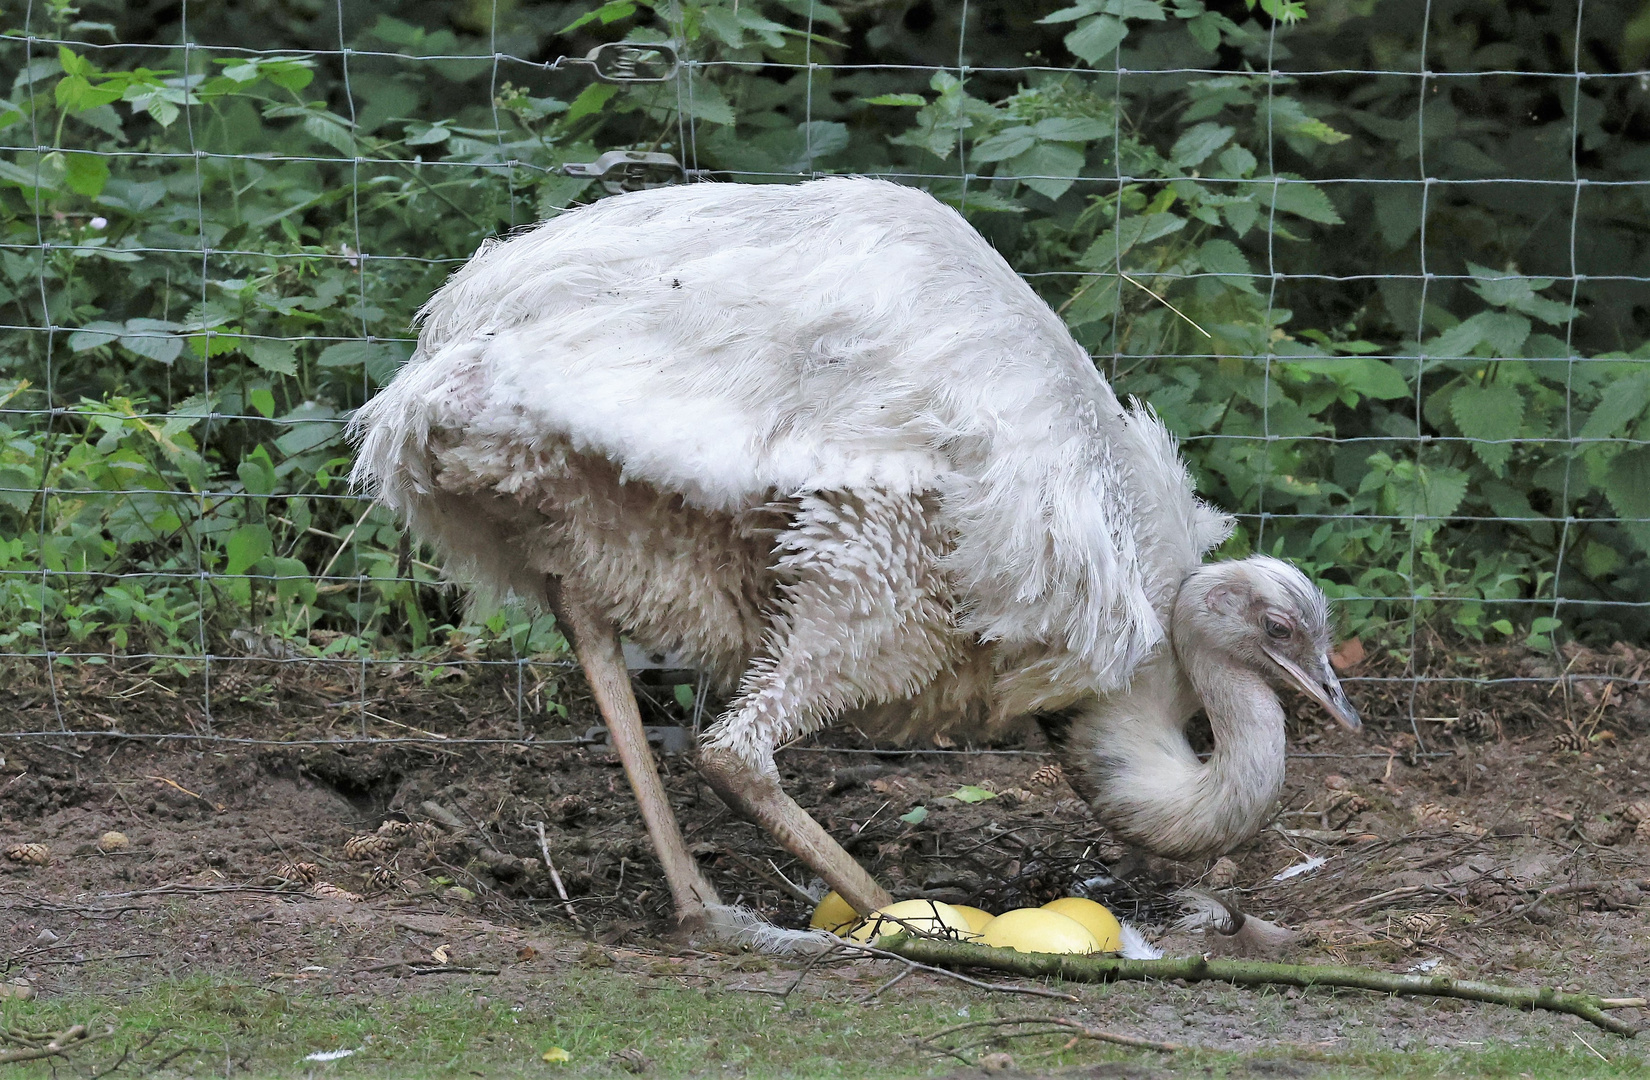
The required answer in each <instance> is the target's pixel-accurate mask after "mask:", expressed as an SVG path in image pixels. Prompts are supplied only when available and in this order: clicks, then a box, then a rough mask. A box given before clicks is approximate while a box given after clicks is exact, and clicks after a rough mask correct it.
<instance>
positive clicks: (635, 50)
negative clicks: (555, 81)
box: [550, 41, 678, 83]
mask: <svg viewBox="0 0 1650 1080" xmlns="http://www.w3.org/2000/svg"><path fill="white" fill-rule="evenodd" d="M677 63H678V59H677V55H676V46H674V45H668V44H665V43H663V42H658V43H644V42H637V41H609V42H608V43H607V44H605V45H597V46H596V47H595V48H594V49H591V50H590V51H589V52H587V53H585V54H584V58H583V59H577V58H575V57H571V56H564V57H562V58H561V59H560V60H557V61H556V62H555V63H554V64H551V65H550V68H551V70H555V69H556V68H559V67H588V68H589V69H590V73H591V74H592V75H594V76H595V77H596V81H597V82H604V83H655V82H669V81H670V80H671V79H674V78H675V77H676V67H677Z"/></svg>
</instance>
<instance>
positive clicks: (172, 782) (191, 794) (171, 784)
mask: <svg viewBox="0 0 1650 1080" xmlns="http://www.w3.org/2000/svg"><path fill="white" fill-rule="evenodd" d="M144 779H145V780H158V781H160V782H161V783H163V784H165V785H167V786H168V787H172V788H176V789H177V790H179V791H181V792H183V793H184V794H185V795H187V796H189V797H190V798H191V799H199V800H200V801H201V802H203V803H205V804H206V805H207V806H210V807H211V808H212V809H214V810H216V811H217V812H218V813H220V814H221V813H223V810H224V805H223V803H215V802H213V801H212V800H211V799H208V798H207V797H206V796H205V795H202V794H201V793H200V792H198V791H190V790H189V789H188V788H186V787H184V786H183V785H182V784H180V783H178V782H177V781H176V780H168V779H167V778H166V777H164V776H145V777H144Z"/></svg>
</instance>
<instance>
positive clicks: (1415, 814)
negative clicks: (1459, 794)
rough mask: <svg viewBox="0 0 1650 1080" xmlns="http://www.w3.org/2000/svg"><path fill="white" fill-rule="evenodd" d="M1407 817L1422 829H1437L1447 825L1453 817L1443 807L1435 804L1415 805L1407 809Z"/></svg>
mask: <svg viewBox="0 0 1650 1080" xmlns="http://www.w3.org/2000/svg"><path fill="white" fill-rule="evenodd" d="M1409 816H1410V817H1412V818H1414V819H1415V823H1416V824H1417V825H1420V826H1421V827H1422V828H1439V827H1442V826H1445V825H1448V824H1449V823H1450V822H1451V821H1452V820H1453V819H1454V817H1455V815H1454V814H1451V813H1450V812H1449V810H1448V809H1447V808H1445V807H1442V806H1439V805H1438V804H1437V803H1429V802H1424V803H1416V804H1415V805H1414V806H1412V807H1410V808H1409Z"/></svg>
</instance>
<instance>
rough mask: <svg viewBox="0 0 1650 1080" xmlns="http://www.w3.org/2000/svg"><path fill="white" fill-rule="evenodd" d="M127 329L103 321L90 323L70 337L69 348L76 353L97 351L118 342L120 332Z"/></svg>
mask: <svg viewBox="0 0 1650 1080" xmlns="http://www.w3.org/2000/svg"><path fill="white" fill-rule="evenodd" d="M125 329H126V327H125V326H123V325H122V324H120V323H116V322H105V321H103V320H98V321H96V322H89V323H87V324H86V325H85V326H83V327H81V328H80V329H79V330H76V331H75V332H74V333H72V334H70V335H69V348H70V349H73V350H74V351H75V352H86V351H88V350H90V349H96V348H98V347H99V346H103V345H107V344H109V343H110V342H111V341H115V340H117V339H118V338H119V337H120V332H121V331H122V330H125Z"/></svg>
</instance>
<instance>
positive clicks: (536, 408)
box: [354, 179, 1356, 921]
mask: <svg viewBox="0 0 1650 1080" xmlns="http://www.w3.org/2000/svg"><path fill="white" fill-rule="evenodd" d="M354 432H355V434H356V437H357V438H358V439H359V440H360V456H359V458H358V460H357V464H356V467H355V474H354V478H355V480H356V482H357V483H359V484H361V485H363V486H365V487H367V488H369V489H371V490H372V491H374V492H375V493H376V494H377V496H378V497H379V498H380V499H381V500H383V502H384V503H386V504H387V505H389V506H391V507H393V508H395V509H396V510H398V511H399V512H400V513H402V514H403V515H404V516H405V517H406V519H407V521H408V523H409V525H410V527H411V528H412V529H413V530H414V531H415V532H416V533H417V534H418V535H420V536H422V537H423V538H424V539H426V540H428V541H430V542H431V543H432V544H434V545H435V546H436V547H437V548H438V549H439V550H440V551H441V552H442V554H443V556H444V557H445V560H446V567H447V570H448V572H449V573H450V574H451V575H452V576H453V577H455V578H457V579H458V580H460V581H462V582H465V583H467V584H468V585H470V586H472V587H473V589H474V590H475V591H476V593H478V594H480V595H482V596H484V597H487V598H495V599H496V598H498V597H501V596H503V595H504V594H506V593H514V594H516V595H518V596H520V597H522V598H523V599H525V600H527V601H528V602H531V603H538V604H543V605H546V606H548V607H550V608H551V609H552V610H554V611H555V612H556V614H557V616H558V619H559V620H560V623H561V625H562V627H563V628H564V629H565V630H566V631H567V632H568V635H569V637H570V638H571V640H572V641H573V644H574V648H575V651H576V652H577V654H578V656H579V659H580V662H581V663H582V664H583V665H584V668H585V671H586V673H587V675H588V676H589V677H590V681H591V684H592V688H593V690H594V692H595V696H596V699H597V703H598V705H599V707H600V708H601V710H602V713H603V716H604V718H605V719H606V720H607V722H608V725H609V727H610V729H611V730H612V732H613V740H614V745H615V747H616V748H617V749H618V750H619V752H620V755H621V758H622V759H623V760H624V763H625V767H626V771H627V772H628V774H629V776H630V779H631V783H632V785H633V787H634V788H635V789H636V793H637V796H638V800H639V802H640V803H641V807H642V813H643V816H644V818H645V820H646V822H647V825H648V828H649V832H650V835H651V837H652V839H653V842H654V845H655V848H656V849H657V850H658V852H659V856H660V861H661V863H662V864H663V866H664V869H665V873H666V875H667V876H668V877H669V879H670V883H671V886H672V890H673V893H674V896H675V899H676V904H677V913H678V915H679V916H680V917H681V918H683V919H684V920H687V921H700V920H703V919H704V918H705V916H706V913H707V911H710V912H712V913H714V912H715V911H717V910H721V909H720V908H719V906H718V904H717V901H716V894H715V892H714V890H713V889H711V887H710V886H709V884H708V883H707V882H706V881H705V880H704V878H703V877H702V875H701V874H700V873H699V870H698V868H697V867H696V866H695V865H694V863H693V860H692V858H691V856H689V855H688V853H687V851H686V847H685V845H684V844H683V842H682V839H681V834H680V831H679V830H678V828H677V826H676V823H675V819H674V817H673V815H672V813H671V811H670V808H669V805H668V804H667V803H666V802H665V800H664V794H663V789H662V787H661V786H660V785H659V782H658V778H657V774H656V773H655V771H654V767H653V763H652V761H651V759H650V758H649V757H648V754H647V747H646V742H645V740H644V739H643V737H642V731H641V722H640V718H639V716H638V714H637V712H636V706H635V701H634V699H633V698H632V697H631V695H630V690H629V685H628V682H627V681H626V679H625V673H624V670H623V665H622V661H621V659H620V653H619V647H618V634H619V632H620V631H622V632H623V633H625V634H627V635H629V636H630V637H631V638H632V639H634V640H635V641H637V642H638V643H640V644H643V645H646V646H648V647H651V648H654V649H659V650H671V651H675V652H678V653H681V654H683V655H685V656H686V657H687V658H688V659H689V660H690V661H691V662H692V663H694V664H696V665H698V666H700V667H701V668H703V669H704V670H705V671H707V672H709V673H710V674H711V675H712V676H713V677H715V678H716V679H718V680H719V682H720V683H721V686H722V688H723V689H724V690H725V691H726V692H728V693H730V694H732V695H733V696H732V704H731V705H730V706H729V707H728V709H727V711H726V712H725V713H724V714H723V715H722V716H721V718H720V719H719V720H718V721H717V722H716V724H715V725H714V726H713V727H711V728H710V729H709V731H708V732H707V734H706V738H705V742H704V745H703V747H702V748H701V758H700V759H701V768H702V771H703V772H704V774H705V775H706V776H707V777H708V778H709V779H710V780H711V782H712V783H713V784H714V785H715V786H716V788H717V790H718V791H719V792H720V793H721V794H722V796H723V797H724V798H725V799H727V800H728V801H729V802H730V803H731V804H732V805H734V806H735V807H736V808H737V809H739V810H741V811H742V812H743V813H745V814H746V815H747V816H749V817H751V818H752V819H753V820H755V821H757V822H758V823H760V824H761V825H763V826H764V827H766V828H767V829H768V830H769V831H770V832H771V833H772V834H773V835H774V837H775V838H776V839H777V840H778V841H779V842H780V843H781V844H782V845H783V846H784V847H786V848H787V849H788V850H790V851H791V852H792V853H793V854H795V855H796V856H797V857H799V858H801V859H802V860H803V861H804V862H806V863H807V864H808V865H809V866H811V867H812V868H813V869H814V870H815V871H817V872H818V873H819V874H820V875H821V876H822V877H824V878H825V880H826V881H827V882H828V883H829V884H830V885H831V886H832V887H833V888H835V889H836V890H837V891H838V892H840V893H841V894H842V895H843V896H844V897H845V898H846V899H847V900H848V901H849V902H850V903H852V904H853V905H855V906H856V907H857V908H858V909H859V910H861V911H869V910H871V908H873V907H877V906H880V905H882V904H884V903H886V902H887V901H888V899H889V897H888V894H887V892H885V891H884V890H883V889H882V887H881V886H880V885H878V884H877V883H876V882H875V881H874V880H873V879H872V878H871V877H870V875H868V874H867V873H866V872H865V871H864V870H863V869H862V868H860V867H859V865H858V864H857V863H855V862H854V860H853V858H852V857H851V856H849V855H848V854H847V853H846V852H845V851H843V850H842V848H841V847H839V846H838V845H837V844H836V842H835V841H834V840H832V839H831V837H830V836H829V835H828V834H827V833H826V832H825V831H824V829H823V828H821V827H820V826H819V825H818V824H817V823H816V822H814V821H813V819H812V818H811V817H809V816H808V815H807V814H806V813H805V812H804V811H803V810H802V809H801V808H800V807H799V806H797V805H796V803H795V802H793V801H792V800H791V799H790V798H789V796H787V795H786V794H785V793H784V791H783V790H781V788H780V786H779V782H778V781H779V777H778V773H777V770H776V769H775V768H774V763H773V754H774V750H775V748H776V747H777V746H779V745H780V744H781V743H782V742H784V741H785V740H788V739H792V738H795V737H796V736H798V735H801V734H804V733H806V732H809V731H813V730H816V729H817V728H819V727H821V726H823V725H824V724H827V723H829V722H831V721H833V720H835V719H837V718H840V717H842V716H844V715H845V714H852V715H853V718H854V721H855V723H856V724H858V725H859V726H860V727H861V728H862V729H864V730H868V731H873V732H877V733H881V734H884V735H887V736H890V737H909V736H912V735H917V734H930V735H931V734H937V733H941V732H947V733H950V734H951V735H953V736H954V737H958V738H961V739H966V740H971V741H979V740H983V739H985V738H988V737H990V735H991V734H992V733H993V732H995V731H998V730H1001V729H1002V728H1003V727H1004V726H1005V725H1007V724H1009V723H1011V722H1013V721H1015V720H1017V719H1020V718H1025V717H1032V718H1035V719H1037V720H1038V721H1039V722H1040V723H1041V724H1042V725H1043V727H1044V730H1045V731H1046V732H1047V733H1048V735H1049V737H1050V740H1051V742H1052V744H1053V745H1054V747H1055V749H1056V752H1057V753H1058V754H1059V756H1060V757H1061V759H1062V762H1063V764H1064V766H1065V771H1066V775H1067V777H1068V778H1069V779H1070V781H1071V783H1072V786H1073V787H1074V788H1075V789H1076V790H1077V791H1078V793H1079V794H1081V795H1082V796H1083V797H1084V798H1085V799H1086V800H1087V801H1088V802H1089V803H1090V804H1091V805H1092V806H1093V808H1094V810H1095V812H1096V814H1097V815H1098V816H1099V817H1100V818H1101V819H1102V820H1103V821H1104V822H1105V823H1106V824H1107V825H1108V826H1109V827H1111V828H1112V829H1113V830H1114V831H1115V832H1117V833H1118V834H1119V835H1120V836H1122V837H1123V838H1124V839H1126V840H1128V841H1131V842H1133V843H1135V844H1138V845H1140V846H1143V847H1145V848H1147V849H1149V850H1152V851H1156V852H1159V853H1163V854H1166V855H1171V856H1176V857H1181V858H1189V857H1197V856H1204V855H1210V854H1214V853H1218V852H1221V851H1225V850H1227V849H1229V848H1230V847H1232V846H1233V845H1234V844H1237V843H1239V842H1241V841H1242V840H1244V839H1245V838H1247V837H1248V836H1250V835H1252V834H1253V833H1254V832H1255V831H1256V830H1257V829H1258V828H1259V827H1260V825H1261V824H1262V823H1263V822H1264V821H1265V819H1266V817H1267V816H1268V815H1269V814H1270V812H1271V806H1272V802H1273V800H1274V799H1275V798H1276V796H1277V794H1278V792H1279V790H1280V787H1281V784H1282V780H1283V764H1284V743H1283V711H1282V708H1281V706H1280V705H1279V703H1278V700H1277V697H1276V695H1275V693H1274V692H1273V690H1272V689H1271V685H1270V684H1271V683H1272V682H1273V681H1275V680H1278V679H1287V680H1288V681H1291V682H1293V683H1295V684H1297V685H1299V686H1300V687H1301V688H1302V689H1304V690H1305V691H1306V692H1308V693H1310V694H1312V695H1313V696H1315V697H1317V698H1318V699H1319V700H1320V701H1322V702H1323V703H1324V704H1325V705H1327V706H1328V707H1329V708H1330V709H1331V711H1332V712H1334V713H1335V714H1336V715H1338V716H1339V717H1341V719H1343V720H1345V721H1347V722H1348V723H1351V724H1355V723H1356V716H1355V714H1354V713H1353V712H1352V711H1351V708H1350V706H1348V705H1347V703H1346V699H1345V698H1344V696H1342V694H1341V691H1340V687H1339V685H1338V684H1337V682H1336V680H1335V676H1334V675H1333V673H1332V672H1331V671H1330V668H1329V667H1328V664H1327V661H1326V659H1325V654H1326V650H1327V648H1328V645H1329V637H1328V615H1327V610H1328V609H1327V604H1326V603H1325V601H1324V598H1323V595H1322V594H1321V593H1320V592H1319V591H1318V590H1317V589H1316V588H1315V587H1313V586H1312V585H1311V583H1310V582H1308V580H1307V579H1306V578H1305V577H1304V576H1303V575H1302V574H1301V573H1300V572H1299V571H1297V570H1295V569H1294V568H1292V567H1290V566H1288V565H1286V564H1284V563H1281V562H1278V561H1275V560H1272V559H1265V558H1253V559H1246V560H1242V561H1237V562H1227V563H1215V564H1210V565H1203V557H1204V555H1205V554H1206V553H1207V552H1208V551H1209V550H1210V549H1211V548H1213V547H1214V546H1216V545H1217V544H1219V543H1220V542H1221V541H1222V540H1223V539H1224V538H1225V536H1226V535H1227V533H1228V531H1229V530H1230V523H1229V521H1228V519H1226V518H1225V517H1224V516H1222V515H1221V514H1219V513H1217V512H1215V511H1214V510H1212V509H1210V508H1209V507H1208V506H1206V505H1204V504H1203V503H1202V502H1200V501H1199V500H1198V499H1197V498H1196V496H1195V495H1194V493H1193V490H1192V485H1191V481H1190V479H1189V477H1188V476H1187V474H1186V470H1185V468H1184V467H1183V465H1182V464H1181V462H1180V459H1179V457H1178V455H1177V453H1176V450H1175V446H1174V443H1173V440H1172V439H1171V438H1170V437H1169V435H1168V433H1167V432H1166V431H1165V430H1164V428H1163V427H1162V425H1161V424H1160V423H1159V422H1158V421H1157V419H1156V418H1155V417H1154V416H1153V415H1152V414H1151V412H1150V411H1149V410H1147V409H1145V408H1144V407H1141V406H1139V405H1135V406H1133V407H1130V408H1125V407H1124V406H1122V405H1121V404H1120V403H1119V402H1118V400H1117V397H1116V395H1115V394H1113V393H1112V390H1111V388H1110V387H1109V386H1107V385H1106V382H1105V380H1103V379H1102V378H1101V377H1100V376H1099V374H1097V372H1096V371H1095V367H1094V364H1093V363H1092V362H1091V360H1090V359H1089V357H1088V356H1087V355H1086V354H1085V353H1084V351H1083V349H1082V348H1081V347H1080V346H1079V345H1078V344H1077V343H1076V342H1075V341H1074V340H1073V339H1072V337H1071V335H1070V334H1069V333H1068V332H1067V331H1066V328H1065V326H1064V325H1063V324H1062V323H1061V321H1060V319H1059V317H1058V316H1056V315H1055V313H1054V312H1053V311H1051V310H1050V309H1049V307H1048V306H1047V305H1046V304H1045V303H1043V301H1042V300H1040V299H1039V298H1038V297H1037V295H1036V294H1035V293H1034V292H1033V291H1032V290H1031V288H1030V286H1028V285H1027V284H1026V283H1025V281H1023V280H1022V279H1021V278H1020V277H1019V276H1018V275H1016V274H1015V273H1014V271H1013V270H1012V269H1011V268H1010V267H1009V265H1008V264H1007V263H1006V262H1005V261H1004V260H1003V259H1002V258H1001V256H999V255H998V254H997V252H996V251H994V250H993V249H992V248H991V246H990V245H989V244H987V243H986V242H985V240H984V239H982V238H981V237H980V236H979V234H978V233H976V232H975V231H974V230H973V229H972V228H970V227H969V226H968V224H967V223H966V222H965V221H964V220H963V218H962V217H961V216H960V215H958V214H957V213H956V212H955V211H953V210H951V209H949V208H948V207H946V206H944V205H943V204H941V203H939V202H937V201H935V200H934V199H932V198H930V197H929V196H928V195H926V194H924V193H922V192H920V191H916V190H913V189H910V188H905V187H900V186H898V185H895V184H890V183H885V182H881V181H877V180H867V179H829V180H818V181H814V182H811V183H806V184H799V185H795V186H746V185H724V184H697V185H692V186H688V187H678V188H668V189H661V190H656V191H648V192H640V193H636V194H630V195H625V196H622V197H619V198H613V199H607V200H603V201H601V202H598V203H596V204H595V205H592V206H589V207H586V208H583V209H580V210H575V211H572V212H570V213H566V214H563V215H562V216H560V217H558V218H555V219H553V220H551V221H548V222H546V223H544V224H542V225H540V226H538V227H537V228H534V229H532V230H530V231H527V232H523V233H521V234H518V235H516V236H513V237H511V238H509V239H507V240H503V241H499V242H491V243H488V244H487V245H486V246H484V247H483V248H482V250H481V251H480V252H479V253H478V254H477V255H476V256H475V258H474V259H472V260H471V261H470V262H469V264H468V265H466V266H465V267H464V268H463V269H462V270H460V271H459V272H458V273H457V274H455V275H454V277H453V278H452V280H451V281H449V282H448V283H447V285H446V286H445V287H443V288H442V289H441V291H440V292H438V293H437V294H436V295H435V297H434V298H433V299H431V300H430V302H429V304H428V305H426V307H425V308H424V310H423V313H422V333H421V335H420V337H419V342H418V348H417V351H416V352H415V353H414V355H413V357H412V359H411V360H410V361H409V362H408V363H407V365H406V367H405V368H403V369H402V370H401V372H400V373H399V374H398V375H397V376H396V377H395V379H394V380H393V381H392V382H391V383H390V385H389V386H387V387H386V388H385V389H384V391H383V392H382V393H380V394H379V395H378V396H377V397H376V398H374V399H373V400H372V401H370V402H369V403H368V404H367V405H366V406H365V407H364V408H363V409H362V410H361V411H360V412H359V413H358V414H357V416H356V418H355V421H354ZM1199 708H1202V709H1204V710H1205V711H1206V712H1207V713H1208V716H1209V720H1210V724H1211V726H1212V728H1213V730H1214V737H1215V749H1214V752H1213V754H1212V756H1210V758H1209V759H1208V761H1206V762H1204V761H1200V760H1199V759H1198V757H1197V756H1196V755H1195V754H1194V753H1193V752H1192V749H1191V747H1190V745H1189V744H1188V742H1187V739H1186V735H1185V726H1186V722H1187V720H1188V719H1189V718H1190V717H1191V716H1192V715H1193V713H1195V712H1196V711H1197V710H1198V709H1199Z"/></svg>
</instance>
